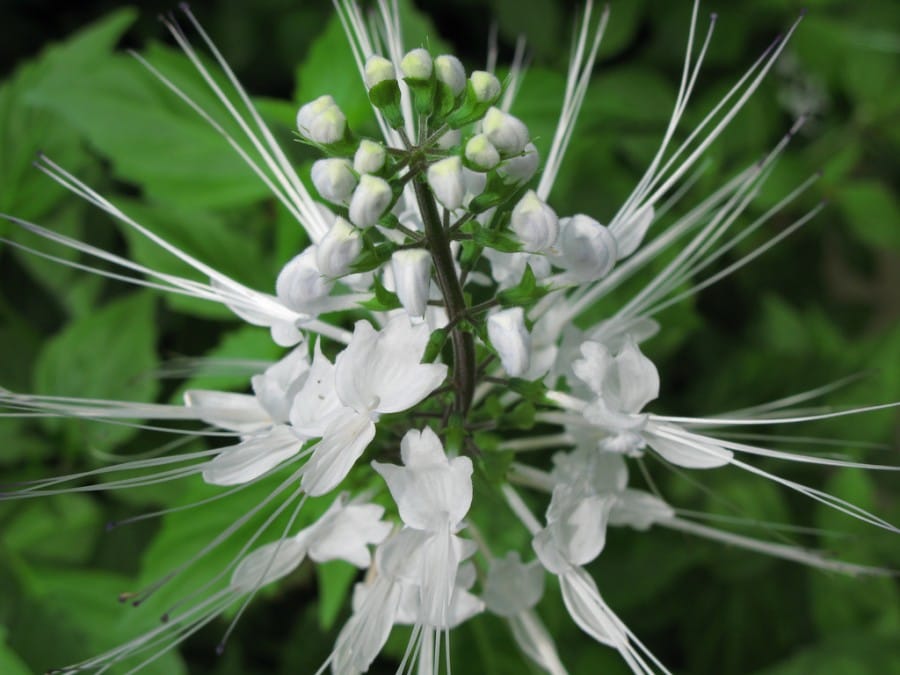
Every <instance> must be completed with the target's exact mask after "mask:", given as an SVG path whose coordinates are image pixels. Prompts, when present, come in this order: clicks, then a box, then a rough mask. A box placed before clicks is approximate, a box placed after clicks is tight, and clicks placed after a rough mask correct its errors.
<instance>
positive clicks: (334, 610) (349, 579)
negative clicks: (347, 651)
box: [316, 560, 359, 630]
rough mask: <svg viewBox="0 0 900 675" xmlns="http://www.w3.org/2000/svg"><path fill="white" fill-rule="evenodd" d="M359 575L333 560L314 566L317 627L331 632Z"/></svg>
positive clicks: (340, 561) (352, 568) (354, 570)
mask: <svg viewBox="0 0 900 675" xmlns="http://www.w3.org/2000/svg"><path fill="white" fill-rule="evenodd" d="M358 574H359V570H357V569H356V568H355V567H354V566H353V565H351V564H350V563H347V562H344V561H343V560H334V561H331V562H327V563H317V564H316V576H317V577H318V578H319V625H320V626H321V627H322V629H323V630H331V628H332V627H333V626H334V622H335V621H336V620H337V618H338V614H339V613H340V611H341V609H342V608H343V606H344V602H345V600H346V599H347V596H348V595H349V593H350V589H351V588H352V586H353V580H354V579H356V576H357V575H358Z"/></svg>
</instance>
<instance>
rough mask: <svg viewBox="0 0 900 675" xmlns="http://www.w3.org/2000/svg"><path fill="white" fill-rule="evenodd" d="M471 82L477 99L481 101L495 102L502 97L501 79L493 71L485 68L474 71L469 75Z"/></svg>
mask: <svg viewBox="0 0 900 675" xmlns="http://www.w3.org/2000/svg"><path fill="white" fill-rule="evenodd" d="M469 84H470V85H471V87H472V93H473V94H474V95H475V100H477V101H478V102H479V103H489V102H490V103H493V102H494V101H496V100H497V99H498V98H499V97H500V89H501V87H500V80H498V79H497V77H496V75H494V74H493V73H489V72H487V71H484V70H475V71H472V74H471V75H469Z"/></svg>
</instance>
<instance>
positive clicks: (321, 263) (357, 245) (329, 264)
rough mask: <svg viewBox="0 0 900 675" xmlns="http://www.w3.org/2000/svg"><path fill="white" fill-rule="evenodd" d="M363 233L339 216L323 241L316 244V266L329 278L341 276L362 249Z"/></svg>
mask: <svg viewBox="0 0 900 675" xmlns="http://www.w3.org/2000/svg"><path fill="white" fill-rule="evenodd" d="M362 246H363V242H362V233H360V231H359V230H358V229H356V228H355V227H353V225H351V224H350V223H348V222H347V221H346V220H344V219H343V218H341V217H340V216H338V217H337V218H335V219H334V223H332V225H331V229H329V230H328V234H326V235H325V236H324V237H323V238H322V241H320V242H319V244H318V246H316V266H317V267H318V268H319V272H321V273H322V274H323V275H325V276H326V277H329V278H336V277H341V276H343V275H345V274H347V272H349V271H350V267H351V265H353V262H354V261H355V260H356V258H357V256H359V254H360V251H362Z"/></svg>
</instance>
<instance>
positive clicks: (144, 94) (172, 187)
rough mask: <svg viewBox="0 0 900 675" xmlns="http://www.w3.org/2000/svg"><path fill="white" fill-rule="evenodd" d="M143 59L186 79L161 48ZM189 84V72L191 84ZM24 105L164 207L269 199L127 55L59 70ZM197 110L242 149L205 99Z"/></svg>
mask: <svg viewBox="0 0 900 675" xmlns="http://www.w3.org/2000/svg"><path fill="white" fill-rule="evenodd" d="M149 56H150V59H151V60H152V61H154V62H158V63H159V65H160V66H161V69H162V70H163V71H164V72H165V74H166V75H167V76H168V75H171V76H172V77H173V78H174V79H176V80H179V78H178V74H179V72H181V73H182V77H181V80H185V81H186V78H185V77H184V74H183V71H184V70H185V69H186V68H187V67H188V66H187V61H186V59H185V58H184V57H181V56H176V55H175V54H173V53H172V52H171V51H170V50H165V49H161V48H157V49H154V50H151V51H150V53H149ZM181 80H179V83H181ZM197 81H199V76H198V75H195V76H194V85H193V86H194V87H196V86H197V85H196V82H197ZM185 86H187V85H185ZM28 101H29V102H30V103H31V104H32V105H34V106H35V107H36V108H39V109H41V110H45V111H49V112H53V113H55V114H56V115H58V116H59V117H60V118H62V119H64V120H65V121H66V122H67V123H68V124H69V125H70V126H72V127H73V128H74V129H77V130H78V131H80V132H81V133H82V134H84V135H85V137H86V138H87V139H88V141H89V142H90V144H91V145H92V146H93V147H94V148H96V149H97V150H98V151H100V152H101V153H102V154H104V155H106V156H107V157H109V158H110V159H111V160H112V162H113V167H114V169H115V172H116V174H117V175H118V176H120V177H122V178H124V179H126V180H130V181H133V182H135V183H138V184H140V185H141V186H142V188H143V189H144V190H145V191H146V192H147V193H148V194H149V195H151V196H153V197H155V198H157V199H159V200H160V201H163V202H165V203H169V204H173V203H174V204H180V205H183V206H194V207H197V206H203V207H210V206H215V207H224V206H234V205H238V204H246V203H250V202H253V201H256V200H258V199H260V198H261V197H264V196H267V195H269V194H270V192H269V189H268V188H267V187H266V186H265V185H264V184H263V183H262V181H260V180H259V179H258V177H257V176H255V175H254V173H253V171H252V170H251V169H250V168H249V167H248V166H247V165H246V164H245V163H244V162H243V160H241V158H240V157H239V156H238V154H237V153H236V152H235V151H234V150H233V149H232V148H231V147H230V146H229V144H228V143H227V142H226V141H225V139H223V138H222V136H220V135H219V133H218V132H217V131H216V130H215V129H214V128H212V127H211V126H209V125H208V124H207V123H206V122H204V121H203V119H201V118H200V117H199V116H198V115H197V114H196V113H195V112H194V111H193V110H191V109H190V108H189V107H188V106H187V105H185V104H184V103H183V102H181V101H180V100H179V99H178V98H177V97H176V96H175V95H174V94H172V93H171V92H170V91H168V90H167V89H166V88H165V86H164V85H162V84H161V83H159V82H158V81H157V80H156V79H155V78H154V77H153V75H152V74H151V73H149V72H148V71H147V70H146V69H145V68H144V67H143V66H142V65H141V64H140V63H138V62H137V61H136V60H135V59H133V58H131V57H127V56H115V57H109V58H108V59H106V60H104V61H103V62H102V63H99V64H97V65H96V66H94V67H92V68H90V69H87V70H85V71H81V70H76V71H74V72H73V71H69V72H59V73H58V74H56V76H54V77H49V78H45V79H44V80H43V81H41V82H40V83H39V85H38V86H36V87H34V88H32V89H31V90H30V91H29V94H28ZM200 105H201V107H202V108H204V109H206V110H207V111H208V112H210V114H212V115H213V117H214V118H216V119H217V120H218V121H220V122H221V123H222V125H223V126H224V128H225V129H226V132H227V133H229V134H230V135H232V136H233V137H234V138H239V139H241V140H240V144H241V145H242V146H246V145H248V144H247V142H246V141H244V140H243V137H242V136H241V135H240V134H241V132H240V131H239V130H238V129H237V128H236V126H235V124H234V123H233V122H231V121H230V120H229V119H228V118H227V116H226V115H225V114H223V113H222V112H221V108H220V107H218V108H217V107H215V104H213V103H212V102H211V99H210V98H209V95H208V94H206V97H205V98H202V99H201V101H200ZM249 152H251V154H254V156H255V152H254V151H252V150H249Z"/></svg>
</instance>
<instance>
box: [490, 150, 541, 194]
mask: <svg viewBox="0 0 900 675" xmlns="http://www.w3.org/2000/svg"><path fill="white" fill-rule="evenodd" d="M540 163H541V157H540V155H539V154H538V150H537V147H535V145H534V143H528V144H527V145H526V146H525V149H524V150H522V154H520V155H515V156H513V157H510V158H509V159H505V160H503V161H502V162H500V164H498V165H497V169H496V170H497V175H499V176H500V177H501V178H502V179H503V180H504V181H506V182H507V183H512V184H515V185H521V184H522V183H527V182H528V181H529V180H531V177H532V176H534V174H535V173H536V172H537V170H538V166H540Z"/></svg>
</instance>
